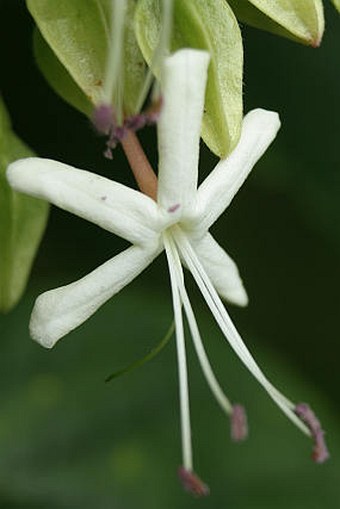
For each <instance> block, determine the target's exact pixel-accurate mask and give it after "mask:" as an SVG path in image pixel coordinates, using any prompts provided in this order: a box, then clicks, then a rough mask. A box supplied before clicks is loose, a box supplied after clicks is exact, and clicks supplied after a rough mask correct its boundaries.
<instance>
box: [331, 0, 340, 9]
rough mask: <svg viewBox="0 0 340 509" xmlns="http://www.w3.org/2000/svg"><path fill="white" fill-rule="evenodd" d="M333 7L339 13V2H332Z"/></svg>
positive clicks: (335, 0)
mask: <svg viewBox="0 0 340 509" xmlns="http://www.w3.org/2000/svg"><path fill="white" fill-rule="evenodd" d="M332 2H333V5H334V7H335V8H336V10H337V11H338V12H340V0H332Z"/></svg>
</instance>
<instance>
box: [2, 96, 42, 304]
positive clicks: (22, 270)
mask: <svg viewBox="0 0 340 509" xmlns="http://www.w3.org/2000/svg"><path fill="white" fill-rule="evenodd" d="M31 156H33V152H32V151H31V150H30V149H29V148H28V147H27V146H26V145H25V144H24V143H23V142H22V141H21V140H20V138H18V137H17V136H16V135H15V133H14V132H13V131H12V126H11V122H10V118H9V115H8V112H7V110H6V107H5V104H4V103H3V101H2V99H1V96H0V211H1V217H0V246H1V250H0V312H1V313H4V312H7V311H9V310H10V309H12V308H13V307H14V306H15V305H16V304H17V302H18V300H19V299H20V297H21V295H22V293H23V292H24V290H25V287H26V283H27V279H28V277H29V274H30V270H31V267H32V263H33V260H34V257H35V255H36V252H37V249H38V247H39V244H40V241H41V237H42V235H43V233H44V231H45V227H46V223H47V218H48V211H49V204H48V203H46V202H43V201H41V200H35V199H33V198H31V197H28V196H23V195H22V194H20V193H17V192H15V191H13V189H11V187H10V186H9V184H8V182H7V179H6V170H7V166H8V165H9V164H10V163H11V162H13V161H15V160H16V159H20V158H22V157H31Z"/></svg>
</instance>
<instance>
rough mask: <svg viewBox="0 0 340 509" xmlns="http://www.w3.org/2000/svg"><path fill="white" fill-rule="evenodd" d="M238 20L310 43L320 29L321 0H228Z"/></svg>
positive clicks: (316, 40) (318, 38) (319, 35)
mask: <svg viewBox="0 0 340 509" xmlns="http://www.w3.org/2000/svg"><path fill="white" fill-rule="evenodd" d="M228 1H229V4H230V5H231V7H232V8H233V10H234V12H235V14H236V16H237V18H238V19H240V20H241V21H244V22H245V23H247V24H249V25H251V26H254V27H255V28H260V29H261V30H266V31H268V32H271V33H274V34H276V35H281V36H283V37H287V38H288V39H292V40H294V41H296V42H300V43H303V44H307V45H310V46H313V47H317V46H319V45H320V42H321V39H322V35H323V31H324V25H325V22H324V14H323V5H322V0H275V1H273V0H228ZM336 1H338V0H336Z"/></svg>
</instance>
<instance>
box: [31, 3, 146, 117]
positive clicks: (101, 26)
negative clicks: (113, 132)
mask: <svg viewBox="0 0 340 509" xmlns="http://www.w3.org/2000/svg"><path fill="white" fill-rule="evenodd" d="M111 5H112V2H111V1H110V0H72V1H69V0H60V1H58V2H50V1H49V0H27V6H28V8H29V11H30V13H31V14H32V16H33V18H34V20H35V22H36V23H37V26H38V28H39V31H40V33H41V35H42V37H43V38H44V39H45V41H46V43H47V45H48V46H49V48H46V45H45V46H44V45H43V43H42V42H41V41H40V40H39V39H36V41H35V50H36V56H37V60H38V64H39V66H40V68H41V70H42V72H43V73H44V75H45V77H46V78H47V80H48V81H49V83H50V84H51V86H52V87H53V88H54V89H55V90H56V91H57V92H58V93H59V94H60V95H61V96H62V97H63V98H64V99H66V100H67V101H68V102H69V103H71V104H72V105H73V106H75V107H76V108H77V109H79V110H81V111H83V112H85V113H87V114H88V110H89V104H90V103H92V104H98V103H100V102H101V98H102V95H103V82H104V76H105V70H106V61H107V53H108V49H109V42H110V25H111V17H112V16H111ZM134 9H135V3H134V1H133V0H129V1H128V4H127V16H126V23H125V32H124V49H123V52H124V54H123V68H124V72H123V75H122V76H121V83H124V92H123V103H124V110H125V113H127V114H130V113H133V112H134V108H135V105H136V103H137V99H138V96H139V93H140V90H141V88H142V86H143V81H144V73H145V63H144V59H143V57H142V54H141V52H140V50H139V47H138V44H137V41H136V38H135V35H134V29H133V25H132V20H133V14H134ZM53 53H54V54H55V57H56V58H53ZM58 61H59V62H58ZM77 88H79V89H80V90H79V91H78V90H77ZM82 94H84V95H85V97H81V95H82Z"/></svg>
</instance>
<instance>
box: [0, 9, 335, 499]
mask: <svg viewBox="0 0 340 509" xmlns="http://www.w3.org/2000/svg"><path fill="white" fill-rule="evenodd" d="M0 20H1V25H2V30H1V31H0V33H1V37H2V40H1V44H0V52H1V55H0V56H1V62H2V63H3V67H2V71H1V76H0V81H1V85H0V88H1V90H2V93H3V95H4V97H5V99H6V101H7V102H8V104H9V107H10V110H11V114H12V117H13V122H14V128H15V130H16V132H17V133H18V134H19V135H20V136H21V137H22V138H24V139H25V141H26V142H27V143H28V144H29V145H30V146H31V147H33V148H34V150H35V151H36V152H37V153H38V154H39V155H40V156H45V157H51V158H56V159H59V160H62V161H64V162H68V163H70V164H73V165H75V166H78V167H84V168H89V169H91V168H95V169H96V170H97V171H98V172H100V173H102V174H105V175H106V176H111V177H113V178H115V179H116V180H120V181H124V182H128V183H129V184H131V185H133V182H132V178H131V177H130V175H129V173H128V172H127V165H126V163H125V160H124V158H123V157H122V153H121V151H120V149H117V151H116V153H115V154H114V157H115V159H114V160H115V163H114V164H113V163H112V162H108V161H106V160H104V159H103V158H102V155H101V153H102V150H103V148H104V142H103V140H102V139H99V138H96V137H95V135H94V133H93V131H92V130H91V127H90V126H89V124H88V122H87V121H86V120H85V118H84V117H83V116H81V115H79V114H78V113H77V112H76V111H75V110H73V109H72V108H70V107H69V106H68V105H67V104H65V103H64V102H63V101H62V100H61V99H59V98H58V97H57V96H56V95H55V94H54V93H53V91H52V90H51V89H50V88H49V87H48V86H47V85H46V83H45V81H44V80H43V78H42V77H41V75H40V73H39V71H38V70H37V69H35V67H34V64H33V57H32V51H31V36H32V24H31V22H30V17H29V16H28V14H27V12H25V10H24V9H23V8H22V3H21V2H15V1H13V0H2V1H1V0H0ZM326 20H327V29H326V33H325V37H324V41H323V44H322V45H321V47H320V48H319V49H318V50H310V49H309V48H305V47H301V46H298V45H295V44H293V43H290V42H289V41H286V40H284V39H279V38H275V37H273V36H271V35H270V34H265V33H263V32H259V31H258V30H255V29H251V28H246V27H243V35H244V46H245V96H244V99H245V110H246V111H248V110H249V109H251V108H253V107H257V106H261V107H266V108H271V109H274V110H277V111H279V112H280V115H281V119H282V123H283V125H282V129H281V132H280V134H279V136H278V139H277V140H276V142H275V143H274V144H273V146H272V147H271V149H270V151H269V153H267V154H266V156H265V157H264V158H263V160H262V161H261V162H260V163H259V164H258V165H257V167H256V169H255V171H254V172H253V175H252V176H251V177H250V178H249V180H248V182H247V184H246V185H245V186H244V188H243V189H242V190H241V192H240V193H239V195H238V197H237V199H236V200H235V202H234V203H233V205H232V207H231V208H230V210H229V211H228V214H227V215H226V216H225V217H224V218H222V219H221V220H220V221H219V223H218V224H217V225H216V227H215V232H214V233H215V235H216V238H218V239H219V241H221V243H222V245H224V246H225V247H226V248H227V249H228V250H229V251H230V252H231V254H232V255H233V256H234V258H235V259H236V260H237V262H238V265H239V267H240V270H241V272H242V276H243V279H244V281H245V283H246V286H247V290H248V292H249V295H250V305H249V307H248V309H245V310H236V309H232V310H231V312H232V315H233V317H234V319H235V323H236V325H237V326H238V328H239V329H240V332H241V333H242V334H243V336H244V338H245V340H246V342H247V344H248V345H249V347H250V348H251V350H252V351H253V353H254V354H255V355H256V357H257V360H258V361H259V362H260V364H261V365H262V366H263V368H264V370H265V372H266V373H267V374H268V376H270V377H271V378H272V379H273V382H274V383H277V384H278V386H279V387H280V388H281V389H282V390H283V391H284V392H286V393H287V395H288V396H290V397H292V398H294V399H297V400H306V401H309V402H310V403H311V405H312V406H313V408H314V409H315V411H317V413H318V415H319V417H320V419H321V421H322V423H323V425H324V427H325V429H326V430H327V438H328V441H329V447H330V450H331V454H332V458H331V460H330V461H329V462H328V464H325V465H323V466H319V465H314V464H313V463H312V462H311V461H310V459H309V455H310V451H311V443H310V442H309V441H308V440H307V439H306V438H305V437H303V436H301V434H300V433H299V432H298V431H297V430H296V429H295V428H294V427H293V426H292V425H291V424H290V423H289V422H287V420H286V419H285V418H284V417H283V416H282V415H281V414H280V412H279V411H278V410H277V409H276V408H275V407H274V405H273V404H272V403H271V401H269V400H268V398H267V397H266V395H265V394H264V393H263V391H262V390H261V389H260V388H259V387H257V386H256V384H255V382H253V380H252V379H251V377H250V375H248V374H247V372H246V371H245V369H244V368H242V367H241V366H240V363H239V362H238V361H236V359H235V357H234V355H233V354H232V352H231V351H230V349H229V348H228V347H227V346H226V345H225V344H224V340H223V338H222V336H221V335H220V334H219V332H218V331H217V330H216V328H215V326H214V325H213V322H212V320H211V319H210V318H209V315H208V312H207V310H206V308H205V307H201V300H200V299H198V295H197V291H196V290H195V289H193V288H192V285H191V284H190V280H188V285H189V288H190V293H191V294H192V295H193V304H194V306H195V309H196V310H197V316H198V317H199V321H200V324H201V325H202V335H203V338H204V340H205V343H206V345H207V348H208V351H209V353H210V354H211V359H212V361H213V364H214V365H215V366H216V369H217V374H218V375H219V378H220V380H221V382H222V383H223V386H224V387H225V388H226V391H227V393H228V394H229V395H230V396H231V397H232V398H233V399H235V400H236V401H239V402H242V403H244V404H245V405H246V406H247V408H248V412H249V419H250V432H251V434H250V438H249V440H248V441H247V442H246V443H244V444H231V443H230V441H229V429H228V422H227V421H226V419H225V418H224V416H223V415H222V414H221V413H220V411H219V409H218V407H217V405H216V404H215V403H214V401H213V400H212V399H211V397H210V394H209V392H208V389H207V388H206V387H205V384H204V381H203V380H202V376H201V374H200V372H199V370H198V367H197V363H196V360H195V358H194V353H193V352H192V351H191V350H192V349H190V352H191V357H192V359H191V361H190V366H189V367H190V375H191V378H190V381H191V384H190V388H191V395H192V411H193V426H194V430H193V431H194V452H195V464H196V469H197V472H198V473H199V474H200V475H201V476H202V478H203V479H204V480H205V481H206V482H207V483H208V484H209V485H210V488H211V492H212V494H211V496H210V498H208V499H206V500H204V501H196V500H192V499H191V498H190V497H189V496H188V495H187V494H185V493H183V492H182V489H181V487H180V486H179V484H178V482H177V478H176V467H177V465H178V463H179V461H180V437H179V416H178V396H177V372H176V365H175V352H174V344H173V342H172V343H171V344H170V345H169V346H168V347H167V348H166V349H165V350H164V351H163V352H162V354H161V355H160V356H159V357H158V358H157V359H155V360H154V361H152V362H151V363H148V364H146V365H145V366H144V367H142V368H140V369H139V370H136V371H134V372H132V373H131V374H129V375H126V376H124V377H121V378H119V379H117V380H115V381H112V382H111V384H105V383H104V380H105V377H106V376H107V375H109V374H110V373H111V372H112V371H114V370H115V369H119V368H120V367H123V366H125V365H126V364H127V363H129V362H130V361H132V360H134V359H136V358H139V357H141V356H142V355H143V354H145V353H147V352H148V351H149V350H150V348H151V347H153V346H154V345H155V344H156V343H157V341H158V340H160V339H161V338H162V337H163V335H164V334H165V332H166V330H167V327H168V326H169V323H170V322H171V319H172V312H171V302H170V296H169V289H168V276H167V275H166V273H165V263H164V259H160V260H159V262H158V263H156V264H154V267H153V268H152V269H151V270H149V271H147V273H146V274H145V275H142V276H141V277H140V278H138V279H137V280H136V282H135V283H133V285H131V286H129V287H128V288H127V289H126V290H125V291H124V292H123V293H121V294H119V295H118V296H117V297H116V298H115V299H114V300H112V301H111V302H110V303H108V305H107V306H106V307H104V308H103V309H102V310H101V311H100V312H99V313H97V314H96V316H95V317H93V319H92V320H91V321H89V322H87V323H86V324H85V325H84V327H82V328H81V329H79V330H78V331H76V332H74V333H73V334H72V336H71V335H70V336H69V337H68V338H66V339H65V340H64V341H63V342H62V343H60V345H59V346H58V347H57V348H56V349H54V350H53V351H44V350H42V349H41V348H39V347H38V346H37V345H36V344H34V343H33V342H32V341H30V340H29V338H28V332H27V324H28V320H29V313H30V309H31V307H32V304H33V295H34V296H36V295H37V294H38V293H39V292H41V291H43V290H46V289H48V288H51V287H54V286H56V285H61V284H64V283H67V282H68V281H71V280H73V279H75V278H77V277H80V276H81V275H82V274H85V273H86V272H87V271H89V270H90V269H91V268H93V267H96V266H97V265H98V263H100V262H102V261H105V260H106V259H107V258H108V257H109V256H112V255H113V254H114V253H115V252H119V251H120V250H121V249H122V247H123V246H124V245H125V244H124V242H123V241H121V240H120V239H117V240H116V241H115V240H114V239H113V238H112V235H109V234H108V235H107V234H106V233H105V232H103V231H100V230H99V229H98V228H96V227H94V226H92V225H90V224H88V223H86V222H85V221H81V220H80V219H78V218H76V217H72V216H71V215H70V214H66V213H63V212H62V211H58V210H56V209H54V210H53V212H52V217H51V222H50V225H49V228H48V231H47V235H46V237H45V239H44V242H43V245H42V249H41V251H40V254H39V257H38V259H37V263H36V265H35V270H34V277H33V279H32V281H31V287H30V293H29V295H28V296H27V297H26V300H25V302H23V303H22V304H21V305H20V306H19V308H18V309H17V310H15V311H14V312H13V313H11V314H10V315H8V316H6V317H1V318H0V337H1V343H0V354H1V360H2V362H1V370H0V377H1V384H0V391H1V410H0V412H1V417H0V444H1V452H2V454H1V456H0V469H1V470H0V507H4V509H13V508H18V509H19V508H20V509H31V508H32V509H33V508H34V509H40V507H41V508H44V509H45V508H46V507H48V509H64V508H67V509H83V508H84V509H86V507H90V506H91V507H92V506H93V505H96V506H97V507H100V509H106V508H110V509H112V508H120V507H124V508H129V507H140V508H143V507H151V508H153V507H155V508H156V507H157V509H159V507H176V509H177V508H179V509H180V508H181V507H185V508H189V509H190V508H191V507H197V506H198V505H202V504H204V505H205V506H206V507H212V508H216V507H220V506H227V507H230V508H233V509H234V508H235V509H243V508H245V509H250V508H251V509H260V508H261V509H272V508H273V507H275V508H276V509H277V508H278V509H287V507H289V509H304V508H306V509H307V508H308V509H320V507H322V508H325V509H333V508H334V507H337V506H338V505H339V502H340V500H339V497H340V490H339V483H338V476H339V447H340V433H339V428H340V426H339V424H340V423H339V421H340V397H339V391H338V387H339V370H338V358H339V353H340V343H339V341H338V316H339V295H338V288H339V284H340V273H339V252H340V231H339V214H340V201H339V191H340V177H339V175H340V174H339V160H340V157H339V141H338V140H339V136H340V121H339V119H340V111H339V110H340V105H339V89H340V86H339V85H340V68H339V65H338V56H337V51H338V48H339V45H340V31H339V17H338V14H337V12H336V10H335V9H334V8H333V7H332V5H331V4H330V3H329V8H327V9H326ZM18 34H20V37H19V36H18ZM9 47H10V49H11V51H10V52H9V51H8V48H9ZM27 98H29V99H27ZM141 137H142V141H143V143H144V144H145V146H146V149H147V152H148V154H149V155H150V158H151V160H152V162H153V163H155V161H156V154H155V151H156V147H155V145H156V144H155V133H154V131H153V130H151V129H150V130H145V131H143V132H142V133H141ZM214 163H215V159H214V158H213V157H212V156H211V154H209V153H208V151H206V150H202V172H203V173H204V172H207V171H209V169H210V168H211V167H212V165H213V164H214ZM164 292H166V296H165V293H164ZM296 373H299V375H298V376H297V374H296ZM331 409H332V410H331Z"/></svg>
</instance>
